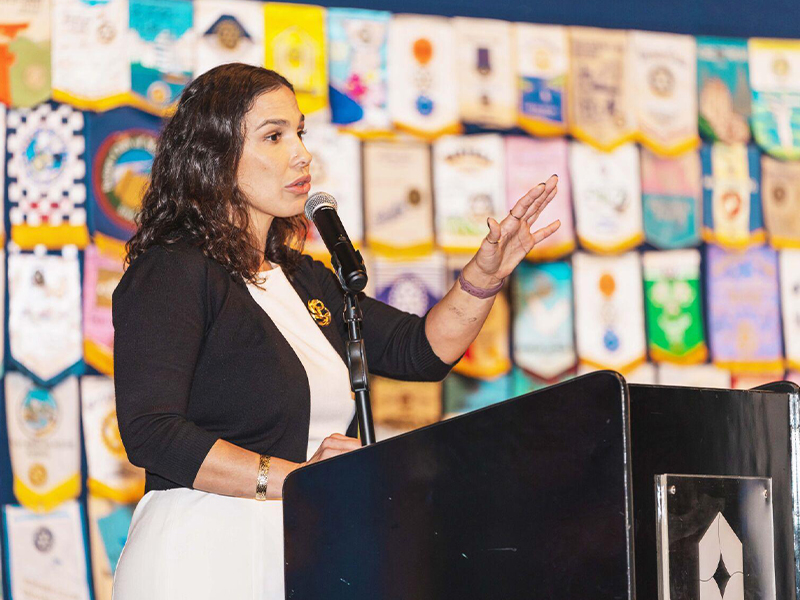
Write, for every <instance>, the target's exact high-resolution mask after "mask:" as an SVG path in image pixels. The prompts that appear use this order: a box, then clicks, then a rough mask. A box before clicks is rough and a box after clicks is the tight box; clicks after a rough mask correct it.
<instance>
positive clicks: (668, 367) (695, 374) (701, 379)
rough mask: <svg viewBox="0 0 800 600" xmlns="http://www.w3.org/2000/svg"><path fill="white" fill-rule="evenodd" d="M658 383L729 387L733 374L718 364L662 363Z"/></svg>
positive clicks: (659, 367)
mask: <svg viewBox="0 0 800 600" xmlns="http://www.w3.org/2000/svg"><path fill="white" fill-rule="evenodd" d="M658 384H659V385H680V386H684V387H702V388H722V389H729V388H730V387H731V374H730V371H726V370H725V369H720V368H719V367H717V366H716V365H674V364H670V363H661V364H660V365H659V366H658Z"/></svg>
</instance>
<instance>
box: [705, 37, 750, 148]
mask: <svg viewBox="0 0 800 600" xmlns="http://www.w3.org/2000/svg"><path fill="white" fill-rule="evenodd" d="M697 86H698V92H699V97H698V105H699V106H698V108H699V115H698V123H699V125H700V134H701V135H702V136H703V137H704V138H705V139H707V140H711V141H712V142H725V143H726V144H746V143H747V142H749V141H750V125H749V121H750V69H749V65H748V62H747V41H746V40H733V39H729V38H715V37H699V38H697Z"/></svg>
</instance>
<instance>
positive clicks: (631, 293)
mask: <svg viewBox="0 0 800 600" xmlns="http://www.w3.org/2000/svg"><path fill="white" fill-rule="evenodd" d="M572 265H573V270H574V275H573V276H574V282H575V284H574V285H575V330H576V334H577V335H576V337H577V348H578V358H579V359H580V360H581V362H582V363H586V364H588V365H590V366H593V367H596V368H609V369H615V370H617V371H620V372H622V373H623V374H624V373H627V372H630V371H633V369H634V368H635V367H637V366H639V365H640V364H642V363H643V362H644V360H645V356H646V354H647V351H646V342H645V335H644V299H643V294H642V266H641V259H640V257H639V254H638V253H636V252H629V253H627V254H624V255H622V256H592V255H590V254H585V253H583V252H578V253H576V254H575V255H573V259H572Z"/></svg>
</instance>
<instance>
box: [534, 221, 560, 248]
mask: <svg viewBox="0 0 800 600" xmlns="http://www.w3.org/2000/svg"><path fill="white" fill-rule="evenodd" d="M559 227H561V221H553V222H552V223H550V225H547V226H546V227H542V228H541V229H537V230H536V231H534V232H533V234H532V237H533V245H534V246H535V245H536V244H538V243H540V242H541V241H542V240H545V239H547V238H548V237H550V236H551V235H553V234H554V233H555V232H556V231H558V228H559Z"/></svg>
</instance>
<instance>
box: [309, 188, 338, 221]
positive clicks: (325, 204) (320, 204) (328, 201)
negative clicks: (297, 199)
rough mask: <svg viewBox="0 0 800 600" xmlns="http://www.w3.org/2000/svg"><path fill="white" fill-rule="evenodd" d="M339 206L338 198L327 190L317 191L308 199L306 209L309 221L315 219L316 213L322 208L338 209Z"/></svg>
mask: <svg viewBox="0 0 800 600" xmlns="http://www.w3.org/2000/svg"><path fill="white" fill-rule="evenodd" d="M337 207H338V205H337V204H336V198H334V197H333V196H331V195H330V194H328V193H326V192H316V193H315V194H312V195H311V196H309V198H308V200H306V204H305V208H304V211H305V213H306V218H307V219H308V220H309V221H313V220H314V213H315V212H317V211H318V210H319V209H320V208H332V209H333V210H336V208H337Z"/></svg>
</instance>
